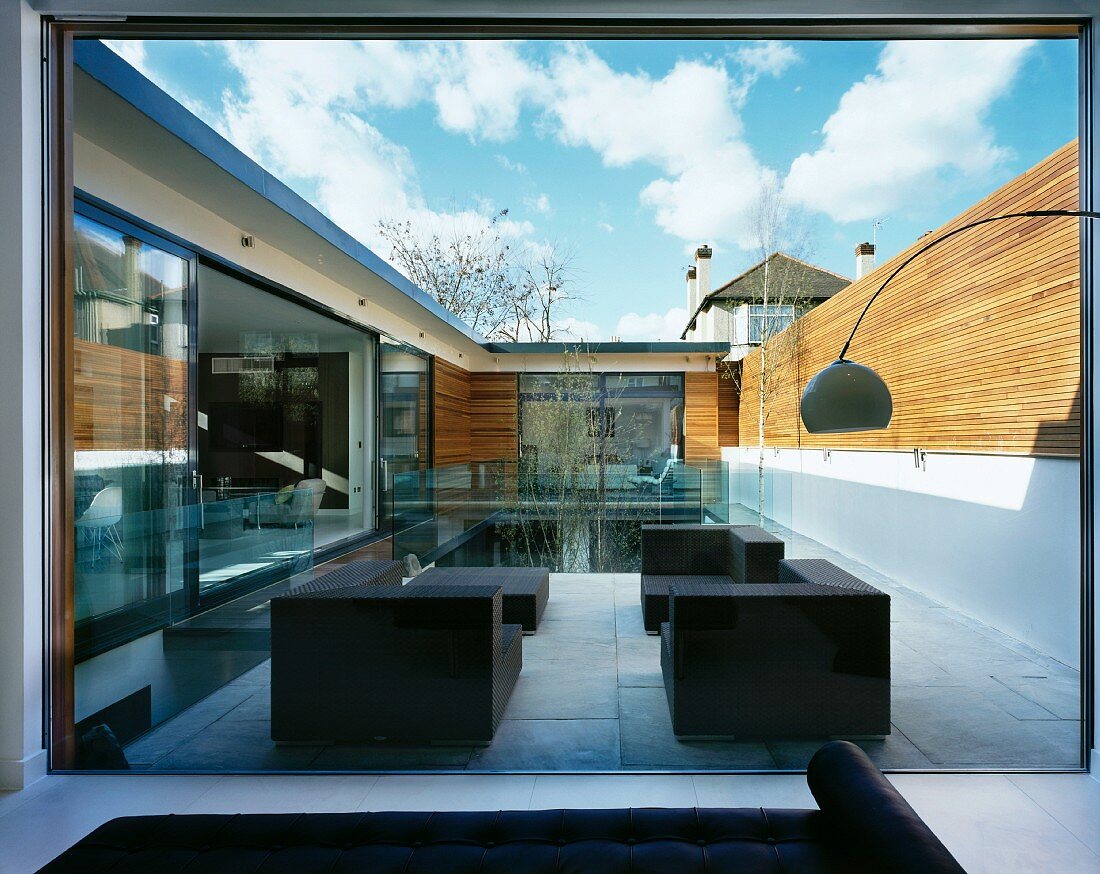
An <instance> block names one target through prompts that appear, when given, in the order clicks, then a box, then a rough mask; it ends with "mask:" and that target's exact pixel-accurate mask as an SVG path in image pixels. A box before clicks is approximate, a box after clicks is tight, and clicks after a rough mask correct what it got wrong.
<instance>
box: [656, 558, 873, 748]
mask: <svg viewBox="0 0 1100 874" xmlns="http://www.w3.org/2000/svg"><path fill="white" fill-rule="evenodd" d="M669 601H670V605H671V606H670V616H669V621H668V622H666V623H664V624H662V626H661V669H662V672H663V674H664V681H665V691H666V693H667V695H668V705H669V710H670V712H671V714H672V727H673V731H674V732H675V734H676V735H677V736H679V737H707V738H710V737H739V738H740V737H744V738H763V739H767V738H811V737H812V738H822V737H825V738H828V737H861V736H884V735H887V734H889V733H890V598H889V596H888V595H886V594H884V593H882V592H880V591H879V590H878V589H876V588H874V587H873V586H870V585H868V584H867V583H864V582H863V581H861V580H858V579H856V578H855V577H853V576H852V575H851V574H849V573H846V572H845V571H843V570H841V569H840V568H838V567H836V565H834V564H832V563H831V562H828V561H825V560H823V559H794V560H789V561H781V562H780V563H779V582H778V583H764V584H758V583H742V584H730V583H726V584H714V583H709V584H707V583H703V584H700V583H690V582H684V583H677V584H674V585H673V587H672V592H671V595H670V598H669Z"/></svg>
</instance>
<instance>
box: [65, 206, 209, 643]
mask: <svg viewBox="0 0 1100 874" xmlns="http://www.w3.org/2000/svg"><path fill="white" fill-rule="evenodd" d="M74 242H75V245H74V252H73V255H74V264H75V276H74V293H75V299H74V302H73V303H74V315H75V336H74V338H73V346H74V350H73V352H74V373H73V392H74V410H73V413H74V430H73V443H74V457H73V482H74V493H75V506H74V508H73V510H74V518H75V520H76V521H75V527H76V530H75V532H74V534H75V547H76V563H75V573H76V578H75V586H74V594H75V620H76V623H77V628H78V632H77V635H78V638H81V637H82V633H81V632H82V629H81V626H82V624H83V625H84V626H85V627H84V629H83V630H85V631H86V630H87V627H88V623H89V622H90V620H92V619H94V618H96V617H103V616H106V615H109V614H114V613H117V612H118V611H121V610H123V609H124V608H127V607H134V606H137V605H145V606H147V607H148V611H147V613H146V615H145V616H144V620H145V621H148V622H151V623H153V624H155V623H157V622H163V621H165V620H166V618H167V617H168V616H169V615H170V612H171V609H170V608H171V599H172V598H174V597H180V593H181V590H182V588H183V581H184V562H185V559H186V555H185V552H186V542H185V538H184V536H183V533H182V532H181V529H180V527H179V526H177V525H176V524H174V523H175V521H176V516H175V515H174V514H175V513H176V511H178V510H179V509H180V508H182V507H183V506H184V505H185V504H186V503H187V502H188V500H189V499H190V496H189V494H188V493H187V492H189V489H190V479H189V477H188V476H187V462H188V446H189V436H188V409H187V358H188V352H187V343H188V338H187V306H188V301H187V290H188V284H189V263H188V262H187V261H186V260H184V259H183V258H180V257H177V256H175V255H172V254H169V253H167V252H164V251H162V250H160V249H158V248H156V247H155V246H152V245H150V244H148V243H145V242H143V241H142V240H139V239H137V238H135V237H133V236H129V235H127V234H125V233H123V232H121V231H117V230H114V229H112V228H108V227H106V226H104V225H102V224H99V223H97V222H95V221H92V220H91V219H89V218H86V217H84V216H77V217H76V219H75V239H74ZM87 643H88V644H89V645H92V644H94V641H90V642H87ZM78 648H80V647H78Z"/></svg>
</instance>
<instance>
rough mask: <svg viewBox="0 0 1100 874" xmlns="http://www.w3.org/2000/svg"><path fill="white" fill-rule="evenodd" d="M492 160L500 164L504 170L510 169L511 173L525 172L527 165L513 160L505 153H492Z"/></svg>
mask: <svg viewBox="0 0 1100 874" xmlns="http://www.w3.org/2000/svg"><path fill="white" fill-rule="evenodd" d="M493 160H494V161H496V162H497V163H498V164H500V166H501V167H503V168H504V169H505V170H511V171H512V172H513V173H526V172H527V165H526V164H523V163H522V162H520V161H513V160H511V159H510V158H509V157H508V156H507V155H500V154H497V155H493Z"/></svg>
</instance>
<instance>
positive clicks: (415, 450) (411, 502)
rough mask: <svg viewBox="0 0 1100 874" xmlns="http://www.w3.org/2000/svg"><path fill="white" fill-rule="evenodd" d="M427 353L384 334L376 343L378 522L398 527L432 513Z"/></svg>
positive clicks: (390, 528) (382, 526)
mask: <svg viewBox="0 0 1100 874" xmlns="http://www.w3.org/2000/svg"><path fill="white" fill-rule="evenodd" d="M428 391H429V388H428V357H427V355H425V354H424V353H423V352H421V351H419V350H418V349H414V348H413V347H411V346H406V345H405V344H403V343H397V342H396V341H394V340H391V339H389V338H388V337H383V338H382V339H381V340H380V342H379V345H378V458H379V475H378V481H379V484H380V491H379V501H378V520H379V521H378V527H379V529H380V530H382V531H400V530H402V529H405V528H409V527H411V526H413V525H416V524H419V523H420V522H423V521H425V520H426V519H428V518H430V517H431V507H430V506H428V498H427V495H428V490H427V483H426V481H425V478H426V475H427V471H428V468H429V467H430V464H431V458H430V455H431V451H430V434H431V429H430V422H429V403H428V400H429V399H428Z"/></svg>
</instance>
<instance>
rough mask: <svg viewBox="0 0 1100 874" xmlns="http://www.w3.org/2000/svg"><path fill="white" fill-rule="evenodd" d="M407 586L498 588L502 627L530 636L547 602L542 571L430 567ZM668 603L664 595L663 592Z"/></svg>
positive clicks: (546, 578) (547, 573) (547, 578)
mask: <svg viewBox="0 0 1100 874" xmlns="http://www.w3.org/2000/svg"><path fill="white" fill-rule="evenodd" d="M408 585H410V586H422V585H431V586H486V585H490V586H500V587H501V589H502V590H503V593H504V616H503V622H504V624H505V625H522V626H523V633H524V634H534V633H535V631H536V630H537V629H538V626H539V619H541V618H542V614H543V611H544V610H545V609H546V602H547V601H548V600H549V599H550V570H549V568H544V567H442V568H441V567H433V568H428V570H426V571H424V572H423V573H422V574H420V575H419V576H417V577H415V578H413V580H412V581H411V582H410V583H409V584H408ZM665 600H666V601H667V600H668V592H667V590H666V592H665Z"/></svg>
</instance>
